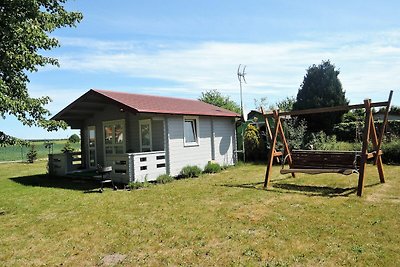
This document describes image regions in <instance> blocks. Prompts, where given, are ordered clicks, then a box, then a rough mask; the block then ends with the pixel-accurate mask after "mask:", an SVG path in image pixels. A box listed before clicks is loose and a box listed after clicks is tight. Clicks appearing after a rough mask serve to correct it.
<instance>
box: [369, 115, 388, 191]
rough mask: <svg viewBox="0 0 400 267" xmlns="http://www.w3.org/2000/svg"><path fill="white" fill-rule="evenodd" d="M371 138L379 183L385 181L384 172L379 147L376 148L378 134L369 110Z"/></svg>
mask: <svg viewBox="0 0 400 267" xmlns="http://www.w3.org/2000/svg"><path fill="white" fill-rule="evenodd" d="M370 121H371V122H370V123H371V132H370V134H371V139H372V146H373V148H374V150H375V152H376V155H375V161H374V163H375V162H376V166H377V168H378V173H379V180H380V181H381V183H384V182H385V174H384V173H383V163H382V157H381V155H380V154H379V152H378V151H380V149H379V150H378V136H377V134H376V129H375V123H374V119H373V117H372V112H371V120H370Z"/></svg>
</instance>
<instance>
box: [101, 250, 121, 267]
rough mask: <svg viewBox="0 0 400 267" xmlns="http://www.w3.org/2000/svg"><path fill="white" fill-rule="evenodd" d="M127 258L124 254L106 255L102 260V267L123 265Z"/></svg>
mask: <svg viewBox="0 0 400 267" xmlns="http://www.w3.org/2000/svg"><path fill="white" fill-rule="evenodd" d="M125 258H126V255H123V254H118V253H115V254H110V255H106V256H104V257H103V259H102V266H114V265H117V264H118V263H121V262H122V261H123V260H124V259H125Z"/></svg>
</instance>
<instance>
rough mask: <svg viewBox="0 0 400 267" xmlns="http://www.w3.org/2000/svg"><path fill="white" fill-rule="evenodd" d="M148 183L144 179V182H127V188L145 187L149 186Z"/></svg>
mask: <svg viewBox="0 0 400 267" xmlns="http://www.w3.org/2000/svg"><path fill="white" fill-rule="evenodd" d="M150 185H151V184H150V183H149V182H147V181H145V182H130V183H129V184H128V187H129V189H132V190H134V189H140V188H147V187H150Z"/></svg>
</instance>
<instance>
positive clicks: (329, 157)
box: [261, 91, 393, 196]
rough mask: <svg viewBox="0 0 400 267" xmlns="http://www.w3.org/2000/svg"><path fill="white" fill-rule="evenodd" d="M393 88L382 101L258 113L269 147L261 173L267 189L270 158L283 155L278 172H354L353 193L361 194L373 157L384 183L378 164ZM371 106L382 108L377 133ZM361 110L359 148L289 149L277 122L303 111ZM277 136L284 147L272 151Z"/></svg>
mask: <svg viewBox="0 0 400 267" xmlns="http://www.w3.org/2000/svg"><path fill="white" fill-rule="evenodd" d="M392 95H393V91H390V94H389V99H388V101H385V102H375V103H372V102H371V100H370V99H366V100H364V104H358V105H347V106H337V107H326V108H317V109H306V110H297V111H291V112H282V113H279V111H278V110H274V111H273V112H272V113H270V114H265V113H264V111H263V110H261V111H262V113H263V115H264V118H265V124H266V128H267V130H268V133H269V135H268V136H269V140H270V142H271V146H270V150H269V153H268V164H267V170H266V172H265V181H264V188H268V185H269V181H270V177H271V169H272V163H273V161H274V158H278V157H281V156H282V157H284V160H283V161H282V169H281V171H280V173H281V174H289V173H290V174H292V176H293V177H295V173H306V174H321V173H338V174H343V175H350V174H354V173H355V174H358V175H359V178H358V187H357V195H358V196H361V195H362V192H363V189H364V177H365V167H366V164H367V160H368V159H373V162H374V165H376V166H377V169H378V173H379V179H380V182H381V183H384V182H385V177H384V172H383V164H382V158H381V155H382V150H381V145H382V140H383V135H384V133H385V127H386V125H387V121H388V113H389V109H390V102H391V99H392ZM373 107H386V110H385V115H384V119H383V123H382V127H381V129H380V130H381V132H380V134H379V138H378V133H377V131H376V128H375V123H374V118H373V112H372V108H373ZM362 108H364V109H365V113H366V116H365V127H364V133H363V144H362V149H361V151H322V150H293V151H291V150H290V149H289V146H288V143H287V141H286V138H285V134H284V131H283V126H282V122H281V117H282V116H298V115H306V114H316V113H325V112H337V111H349V110H352V109H362ZM269 117H273V118H274V119H275V128H274V132H272V131H271V128H270V126H269V122H268V118H269ZM278 135H279V136H280V138H281V141H282V143H283V146H284V149H283V151H282V152H281V151H276V142H277V138H278ZM370 140H371V141H372V148H373V150H372V151H370V152H369V151H368V145H369V142H370ZM286 162H287V163H288V165H289V168H288V169H284V166H285V163H286Z"/></svg>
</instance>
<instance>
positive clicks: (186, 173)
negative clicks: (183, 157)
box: [180, 165, 201, 178]
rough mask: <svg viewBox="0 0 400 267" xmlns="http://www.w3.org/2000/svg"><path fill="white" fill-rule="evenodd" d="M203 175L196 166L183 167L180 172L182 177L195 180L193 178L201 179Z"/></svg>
mask: <svg viewBox="0 0 400 267" xmlns="http://www.w3.org/2000/svg"><path fill="white" fill-rule="evenodd" d="M200 174H201V169H200V168H199V167H197V166H196V165H193V166H190V165H187V166H185V167H183V169H182V170H181V172H180V176H181V177H182V178H193V177H199V176H200Z"/></svg>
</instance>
